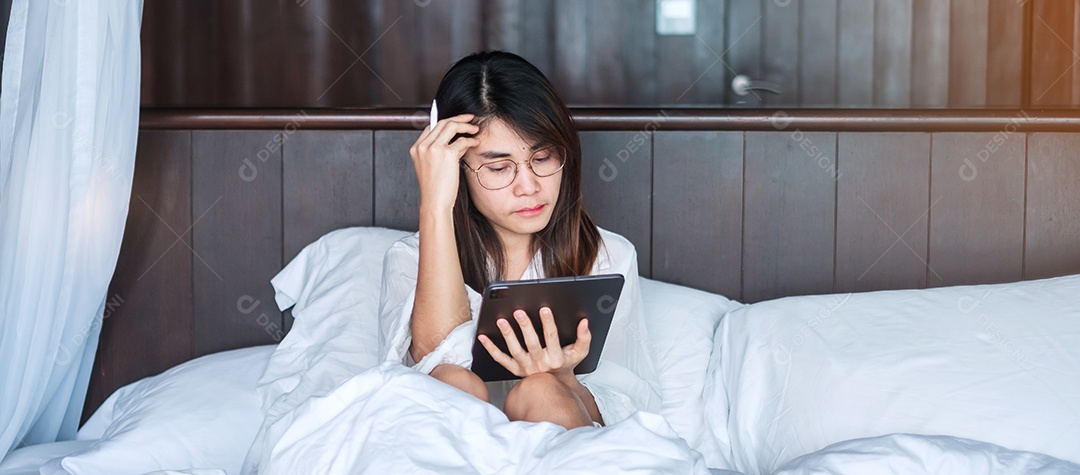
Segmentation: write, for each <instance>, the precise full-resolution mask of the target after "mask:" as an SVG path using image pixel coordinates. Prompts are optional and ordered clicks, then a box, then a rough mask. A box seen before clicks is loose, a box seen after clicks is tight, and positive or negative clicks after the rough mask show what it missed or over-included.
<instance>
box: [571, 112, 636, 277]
mask: <svg viewBox="0 0 1080 475" xmlns="http://www.w3.org/2000/svg"><path fill="white" fill-rule="evenodd" d="M581 148H582V155H583V157H584V159H583V161H582V164H581V175H582V176H581V191H582V198H583V199H584V200H585V209H586V210H588V211H589V214H590V215H591V216H592V217H593V219H595V220H596V224H597V225H598V226H600V227H602V228H604V229H607V230H609V231H611V232H614V233H618V234H621V235H622V236H623V237H625V238H626V239H629V240H630V242H632V243H634V247H635V248H637V255H638V270H639V272H640V273H641V275H643V276H645V277H649V276H651V275H652V270H651V269H652V253H651V251H652V137H651V134H650V133H649V131H639V132H582V133H581Z"/></svg>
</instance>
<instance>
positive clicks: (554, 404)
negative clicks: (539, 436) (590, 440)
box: [503, 373, 592, 429]
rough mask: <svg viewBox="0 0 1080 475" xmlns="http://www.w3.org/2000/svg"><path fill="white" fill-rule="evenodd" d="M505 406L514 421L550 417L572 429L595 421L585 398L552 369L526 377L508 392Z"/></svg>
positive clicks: (538, 420) (507, 413) (550, 420)
mask: <svg viewBox="0 0 1080 475" xmlns="http://www.w3.org/2000/svg"><path fill="white" fill-rule="evenodd" d="M503 410H504V411H505V412H506V416H507V417H508V418H509V419H510V420H512V421H529V422H540V421H548V422H554V423H556V424H559V425H561V426H563V427H566V428H568V429H572V428H574V427H581V426H585V425H590V424H592V420H591V419H590V418H589V414H588V412H587V411H586V410H585V405H584V404H582V402H581V399H579V398H578V397H577V395H576V394H574V392H573V391H572V390H571V389H570V388H568V387H567V386H566V385H565V384H563V383H562V382H561V381H559V379H558V378H556V377H555V376H554V375H552V374H550V373H537V374H534V375H531V376H528V377H526V378H524V379H522V380H521V382H519V383H518V384H517V385H515V386H514V387H513V388H512V389H511V390H510V392H509V393H507V395H506V403H505V404H503Z"/></svg>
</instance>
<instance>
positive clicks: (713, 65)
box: [651, 0, 734, 106]
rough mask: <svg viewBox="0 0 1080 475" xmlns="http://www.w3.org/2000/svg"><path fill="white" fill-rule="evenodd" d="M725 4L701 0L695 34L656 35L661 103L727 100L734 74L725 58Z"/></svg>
mask: <svg viewBox="0 0 1080 475" xmlns="http://www.w3.org/2000/svg"><path fill="white" fill-rule="evenodd" d="M726 5H727V2H725V1H724V0H708V1H700V2H698V3H697V15H698V21H697V26H696V30H695V33H694V34H693V35H676V36H657V37H656V44H655V48H656V63H655V70H654V71H652V72H651V73H653V74H655V75H656V82H657V85H656V87H657V99H656V101H657V103H658V104H670V105H675V106H677V105H680V104H710V105H723V104H725V103H726V101H727V98H726V97H725V96H724V95H725V94H726V93H727V85H728V84H730V83H731V77H732V76H733V74H734V73H732V72H731V69H730V66H728V64H727V63H726V62H725V61H727V59H728V58H724V57H723V54H724V51H725V50H726V49H727V48H726V45H725V36H724V34H725V32H726V31H727V28H726V26H725V23H726V18H727V12H726Z"/></svg>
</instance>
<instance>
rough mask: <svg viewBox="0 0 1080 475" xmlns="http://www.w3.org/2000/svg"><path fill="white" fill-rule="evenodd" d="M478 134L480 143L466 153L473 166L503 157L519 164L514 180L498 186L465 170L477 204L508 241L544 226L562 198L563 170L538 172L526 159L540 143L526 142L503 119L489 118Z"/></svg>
mask: <svg viewBox="0 0 1080 475" xmlns="http://www.w3.org/2000/svg"><path fill="white" fill-rule="evenodd" d="M476 138H477V139H479V140H480V145H477V146H476V147H473V148H471V149H469V150H468V152H466V153H465V157H464V159H465V163H466V164H468V166H469V167H470V168H472V169H473V170H476V168H477V167H479V166H480V165H483V164H487V163H492V162H497V161H499V160H513V161H515V162H517V164H518V165H517V175H516V176H515V177H514V181H513V182H512V183H511V184H510V186H507V187H506V188H502V189H498V190H489V189H487V188H484V187H483V186H481V185H480V182H479V181H478V180H477V175H476V173H472V172H469V171H466V172H465V177H466V183H467V186H468V187H469V196H470V197H471V198H472V202H473V203H474V204H475V205H476V208H477V209H478V210H479V211H480V213H481V214H483V215H484V217H485V218H487V220H488V222H490V223H491V226H492V227H493V228H495V231H496V232H497V233H498V234H499V237H500V238H501V239H502V242H503V243H504V244H506V243H508V242H517V241H519V239H520V238H523V237H529V236H531V235H532V234H533V233H536V232H539V231H540V230H542V229H544V227H545V226H547V223H548V221H549V220H550V219H551V213H552V210H553V209H554V208H555V203H556V201H557V200H558V198H559V186H560V185H561V184H562V174H563V172H562V170H559V171H558V172H557V173H555V174H554V175H551V176H547V177H538V176H536V174H535V173H533V172H532V171H531V170H529V167H528V166H527V165H526V162H527V161H528V160H529V158H530V157H532V156H533V154H534V153H535V152H537V151H539V145H540V144H533V143H528V142H526V141H525V140H524V139H522V138H521V137H520V136H519V135H518V134H517V133H515V132H514V131H513V130H511V129H510V127H508V126H507V125H506V124H505V123H504V122H503V121H501V120H498V119H491V120H489V121H488V122H487V123H485V124H484V126H483V127H481V130H480V133H478V134H477V135H476ZM538 207H539V209H537V208H538Z"/></svg>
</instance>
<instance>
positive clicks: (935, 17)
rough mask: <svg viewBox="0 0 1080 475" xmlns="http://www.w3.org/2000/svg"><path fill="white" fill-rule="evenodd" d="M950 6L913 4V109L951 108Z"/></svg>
mask: <svg viewBox="0 0 1080 475" xmlns="http://www.w3.org/2000/svg"><path fill="white" fill-rule="evenodd" d="M949 3H950V2H949V0H914V3H913V4H912V20H911V28H912V30H911V58H912V61H911V105H912V107H945V106H947V105H948V104H949V31H950V26H949V18H950V16H949V13H950V4H949ZM958 53H960V52H958ZM1017 84H1019V82H1017Z"/></svg>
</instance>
